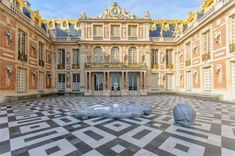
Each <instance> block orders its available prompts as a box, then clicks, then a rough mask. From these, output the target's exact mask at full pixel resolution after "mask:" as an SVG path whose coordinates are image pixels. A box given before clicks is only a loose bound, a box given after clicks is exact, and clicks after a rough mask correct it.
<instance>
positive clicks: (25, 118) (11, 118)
mask: <svg viewBox="0 0 235 156" xmlns="http://www.w3.org/2000/svg"><path fill="white" fill-rule="evenodd" d="M133 102H137V103H143V102H145V103H151V104H152V106H153V114H151V115H149V116H144V117H142V118H137V119H123V120H111V119H103V118H92V119H88V120H83V121H81V120H79V119H77V118H76V117H75V113H76V111H75V108H74V105H75V104H78V105H79V104H83V103H86V104H88V105H95V104H112V103H123V104H128V103H133ZM182 102H183V103H188V104H190V105H192V106H193V107H194V109H195V110H196V112H197V118H196V124H195V125H194V126H193V127H191V128H187V127H180V126H177V125H174V122H173V116H172V109H173V107H174V105H175V104H177V103H182ZM0 155H1V156H8V155H22V156H27V155H31V156H39V155H40V156H44V155H55V156H60V155H71V156H72V155H74V156H77V155H85V156H100V155H107V156H112V155H136V156H150V155H151V156H154V155H159V156H173V155H178V156H203V155H204V156H221V155H223V156H234V155H235V105H231V104H225V103H220V102H211V101H203V100H199V99H193V98H186V97H178V96H169V95H159V96H148V97H117V98H108V97H51V98H46V99H40V100H37V101H33V102H26V103H17V104H14V105H10V104H8V105H0Z"/></svg>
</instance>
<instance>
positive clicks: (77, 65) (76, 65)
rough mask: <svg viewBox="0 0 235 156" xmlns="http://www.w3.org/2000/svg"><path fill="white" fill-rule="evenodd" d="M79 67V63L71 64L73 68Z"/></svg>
mask: <svg viewBox="0 0 235 156" xmlns="http://www.w3.org/2000/svg"><path fill="white" fill-rule="evenodd" d="M79 67H80V66H79V64H72V68H73V69H79Z"/></svg>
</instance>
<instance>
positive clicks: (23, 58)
mask: <svg viewBox="0 0 235 156" xmlns="http://www.w3.org/2000/svg"><path fill="white" fill-rule="evenodd" d="M18 60H21V61H24V62H27V60H28V56H27V55H25V54H19V55H18Z"/></svg>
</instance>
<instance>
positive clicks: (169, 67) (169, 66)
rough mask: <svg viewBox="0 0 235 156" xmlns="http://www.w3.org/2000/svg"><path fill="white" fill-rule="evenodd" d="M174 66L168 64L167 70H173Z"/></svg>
mask: <svg viewBox="0 0 235 156" xmlns="http://www.w3.org/2000/svg"><path fill="white" fill-rule="evenodd" d="M173 68H174V65H173V64H166V69H173Z"/></svg>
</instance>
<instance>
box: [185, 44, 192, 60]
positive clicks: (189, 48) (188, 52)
mask: <svg viewBox="0 0 235 156" xmlns="http://www.w3.org/2000/svg"><path fill="white" fill-rule="evenodd" d="M191 53H192V51H191V43H190V42H189V43H187V44H186V59H187V60H191Z"/></svg>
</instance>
